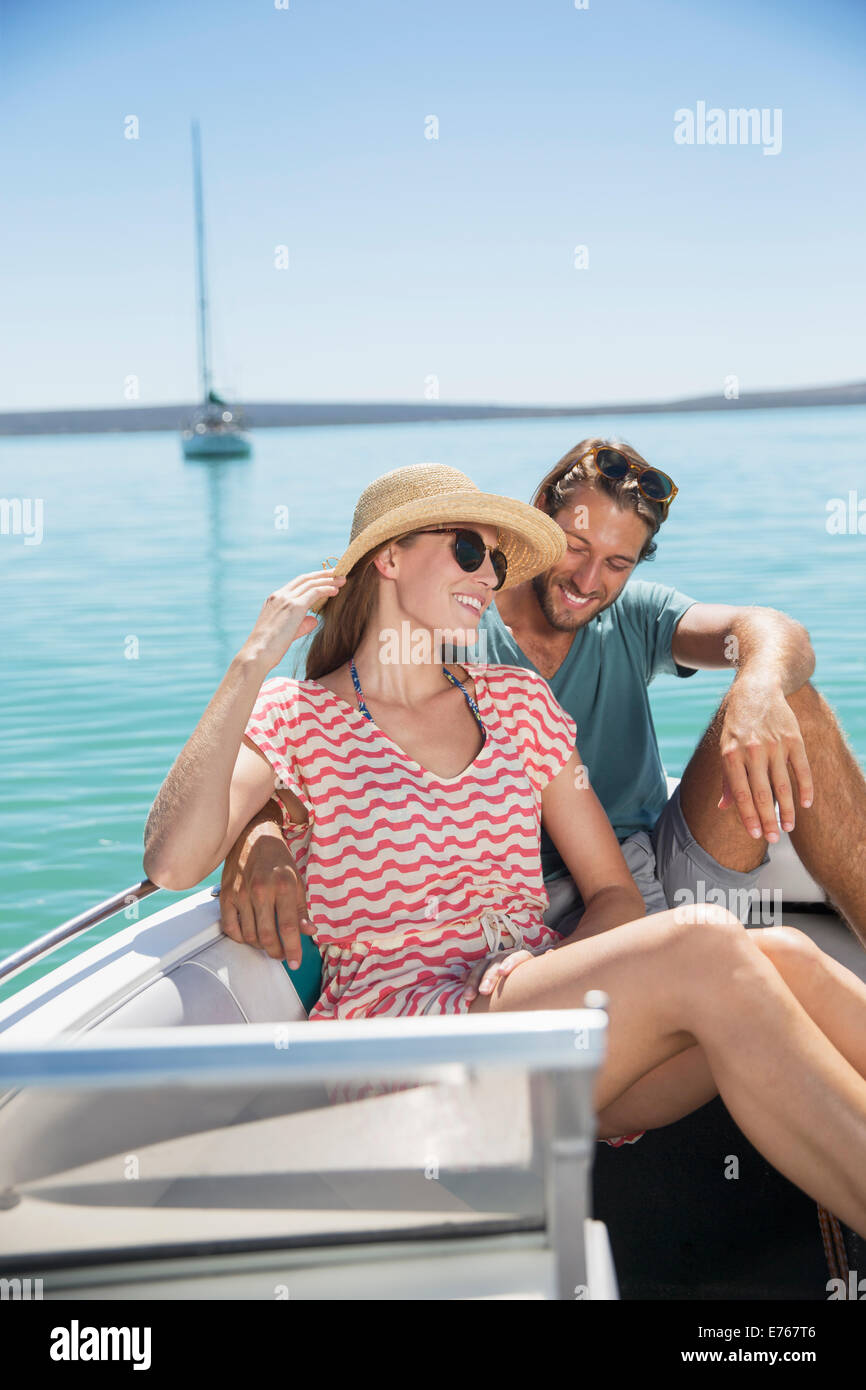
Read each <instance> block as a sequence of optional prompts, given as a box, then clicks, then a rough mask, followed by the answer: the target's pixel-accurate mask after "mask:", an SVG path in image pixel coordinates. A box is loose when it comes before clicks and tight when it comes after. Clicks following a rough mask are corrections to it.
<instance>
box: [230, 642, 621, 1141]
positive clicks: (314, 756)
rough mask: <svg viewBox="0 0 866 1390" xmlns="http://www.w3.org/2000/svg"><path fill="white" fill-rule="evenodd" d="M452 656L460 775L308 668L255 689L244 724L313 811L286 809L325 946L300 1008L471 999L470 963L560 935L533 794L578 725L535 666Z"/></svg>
mask: <svg viewBox="0 0 866 1390" xmlns="http://www.w3.org/2000/svg"><path fill="white" fill-rule="evenodd" d="M463 664H464V665H465V666H466V669H467V671H468V672H469V674H470V676H471V677H472V679H473V680H474V683H475V700H476V702H477V705H478V709H479V713H480V715H481V719H482V721H483V724H484V727H485V729H486V731H487V737H486V740H485V742H484V746H483V747H482V749H481V751H480V753H479V754H478V756H477V757H476V758H475V760H474V761H473V762H472V763H471V764H470V766H469V767H468V768H466V769H465V771H464V772H462V773H460V775H459V776H457V777H440V776H439V775H438V774H436V773H433V772H430V771H428V770H427V769H426V768H423V767H421V765H420V764H419V763H417V762H415V761H414V759H412V758H410V757H408V756H407V755H406V754H405V753H404V752H403V750H402V749H401V748H399V747H398V745H397V744H396V743H394V741H393V740H392V739H390V738H389V737H388V735H387V734H385V733H384V732H383V731H382V730H381V729H380V728H379V727H378V726H377V725H376V724H375V723H373V722H371V721H370V720H369V719H367V718H366V716H365V715H363V714H362V713H361V711H360V710H359V709H358V708H357V706H355V705H350V704H348V703H347V702H346V701H345V700H343V699H341V698H340V697H339V696H337V695H335V694H334V693H333V692H332V691H330V690H328V689H326V687H325V686H323V685H320V684H319V682H318V681H313V680H295V679H291V678H288V677H281V676H276V677H273V678H271V679H270V680H267V681H265V683H264V685H263V686H262V688H261V690H260V692H259V696H258V699H257V701H256V704H255V707H254V709H253V712H252V714H251V715H250V718H249V721H248V723H247V727H246V730H245V733H246V736H247V737H248V738H249V739H250V740H251V741H252V742H253V743H254V744H255V745H256V747H257V748H259V749H260V750H261V752H262V753H263V754H264V755H265V757H266V758H267V759H268V762H269V763H270V764H271V766H272V768H273V770H274V777H275V786H276V787H277V788H278V789H282V788H286V789H288V790H290V791H292V792H293V793H294V795H295V796H296V797H298V799H299V800H300V801H301V803H302V804H303V806H304V807H305V809H306V813H307V816H308V823H307V825H305V826H298V825H296V824H294V823H293V822H292V821H291V820H290V819H289V815H288V811H287V810H286V808H285V807H283V834H284V836H285V838H286V840H287V841H288V843H289V845H290V847H291V849H292V851H293V854H294V856H295V859H296V862H297V864H298V867H299V869H300V870H301V872H302V874H303V876H304V882H305V887H306V895H307V905H308V908H309V912H310V918H311V921H312V923H313V925H314V927H315V941H316V944H317V946H318V948H319V950H320V952H321V955H322V990H321V994H320V996H319V999H318V1000H317V1002H316V1003H315V1004H314V1005H313V1008H312V1009H311V1011H310V1015H309V1017H310V1020H311V1021H315V1020H316V1019H322V1018H374V1017H381V1016H383V1015H393V1014H400V1015H403V1014H446V1013H467V1012H468V1001H466V1000H465V999H464V998H463V989H464V986H465V982H466V976H467V974H468V972H469V970H470V969H471V967H472V966H473V965H474V964H475V962H476V961H478V960H480V959H482V957H484V956H486V955H488V954H489V953H490V952H491V951H493V950H496V949H498V947H499V946H500V944H501V945H502V946H504V947H506V948H508V947H511V946H520V945H524V946H526V947H527V948H528V949H530V950H532V949H536V948H542V947H546V946H554V945H556V944H557V943H558V942H559V941H561V940H562V938H561V936H560V935H559V934H558V933H557V932H555V931H554V930H553V929H552V928H550V927H548V926H546V925H545V923H544V921H543V914H544V912H545V910H546V908H547V907H548V903H549V899H548V896H547V890H546V888H545V886H544V879H543V877H542V872H541V858H540V854H539V832H540V826H541V793H542V791H543V790H544V788H545V787H546V786H547V784H548V782H550V781H551V780H552V779H553V778H554V777H555V776H556V775H557V773H559V772H560V771H561V770H562V768H563V767H564V766H565V764H566V763H567V762H568V759H569V758H570V756H571V754H572V752H573V751H574V745H575V739H576V735H577V726H576V724H575V722H574V720H573V719H572V718H571V716H570V715H569V714H567V713H566V711H565V710H564V709H562V707H561V706H560V705H559V703H558V702H557V700H556V699H555V697H554V696H553V694H552V692H551V690H550V687H549V685H548V684H547V681H545V680H544V679H543V677H542V676H540V675H538V674H537V673H536V672H534V671H530V670H528V669H527V668H526V667H523V666H497V665H480V664H477V665H475V664H473V665H470V664H469V663H466V662H464V663H463ZM280 804H281V805H282V802H281V803H280ZM636 1137H638V1136H632V1135H628V1136H622V1137H621V1138H620V1139H617V1140H613V1141H607V1142H609V1143H613V1144H614V1145H615V1146H619V1144H620V1143H622V1142H626V1141H631V1140H633V1139H634V1138H636Z"/></svg>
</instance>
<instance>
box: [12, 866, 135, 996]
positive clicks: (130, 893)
mask: <svg viewBox="0 0 866 1390" xmlns="http://www.w3.org/2000/svg"><path fill="white" fill-rule="evenodd" d="M159 891H160V885H159V884H158V883H152V882H151V880H150V879H149V878H143V879H142V880H141V882H140V883H136V884H133V885H132V886H131V887H130V888H124V889H123V890H122V891H121V892H120V893H115V894H114V896H113V897H111V898H106V899H105V900H104V901H103V902H101V903H97V905H96V907H92V908H90V910H89V911H88V912H79V914H78V916H77V917H70V919H69V921H68V922H62V923H61V924H60V926H59V927H54V928H53V930H52V931H50V932H46V933H45V935H44V936H40V937H38V938H37V940H36V941H31V943H30V945H29V946H22V947H21V949H20V951H13V952H12V954H11V955H10V956H6V957H5V959H4V960H3V961H0V982H3V981H5V980H10V979H11V978H12V976H13V975H17V974H18V972H19V971H20V970H24V969H26V968H27V966H28V965H32V964H33V962H34V961H35V960H38V958H39V957H40V956H47V955H49V954H50V953H51V952H52V951H54V950H56V949H57V947H58V946H62V945H63V943H64V941H69V940H70V939H71V938H72V937H73V936H77V935H78V933H79V932H83V931H87V929H88V928H89V927H95V926H96V925H97V923H98V922H104V921H105V919H106V917H113V916H114V914H115V913H116V912H121V911H122V910H123V908H125V907H128V906H129V904H130V903H132V902H140V901H141V899H142V898H146V897H148V896H149V895H150V894H151V893H158V892H159Z"/></svg>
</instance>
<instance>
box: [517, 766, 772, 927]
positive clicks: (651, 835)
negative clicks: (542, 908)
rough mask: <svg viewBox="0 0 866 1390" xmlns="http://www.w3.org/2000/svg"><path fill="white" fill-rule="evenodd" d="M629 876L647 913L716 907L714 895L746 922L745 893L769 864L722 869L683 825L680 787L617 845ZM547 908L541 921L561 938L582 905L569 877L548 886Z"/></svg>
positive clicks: (575, 920) (580, 912) (747, 903)
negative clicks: (648, 826)
mask: <svg viewBox="0 0 866 1390" xmlns="http://www.w3.org/2000/svg"><path fill="white" fill-rule="evenodd" d="M620 849H621V850H622V852H623V857H624V858H625V862H626V864H628V867H629V869H630V871H631V876H632V878H633V879H634V881H635V883H636V884H637V886H638V888H639V889H640V892H641V896H642V897H643V900H644V902H645V903H646V910H647V913H651V912H664V911H665V910H666V909H667V908H669V907H676V906H678V904H680V903H695V902H698V903H699V902H718V901H719V897H718V896H717V895H716V896H712V894H713V893H714V891H715V892H716V894H717V893H718V890H720V891H721V893H722V894H723V895H724V903H723V906H725V907H728V908H730V910H731V911H732V912H733V913H734V914H735V915H736V916H738V917H739V918H740V921H745V920H747V919H748V915H749V912H750V910H751V908H750V899H749V893H748V890H749V889H750V888H752V887H753V886H754V883H755V880H756V879H757V877H758V874H759V873H760V871H761V869H762V868H763V867H764V865H765V864H767V863H769V859H770V856H769V853H768V852H767V850H766V848H765V850H764V858H763V860H762V861H761V863H760V864H758V865H757V867H756V868H754V869H750V870H749V871H748V873H738V872H737V870H736V869H726V868H725V867H724V866H723V865H722V864H718V863H717V862H716V860H715V859H713V857H712V855H710V854H707V851H706V850H705V849H702V848H701V846H700V845H699V844H698V842H697V841H696V840H695V837H694V836H693V835H692V833H691V831H690V830H689V827H688V826H687V825H686V822H685V817H684V816H683V813H682V809H681V807H680V789H679V784H677V786H676V787H675V788H674V790H673V792H672V794H671V796H670V798H669V800H668V802H667V804H666V806H665V808H664V810H663V811H662V813H661V815H660V816H659V818H658V820H657V821H656V823H655V825H654V826H653V829H652V830H651V831H646V830H638V831H636V832H635V834H634V835H629V837H628V839H627V840H623V842H622V844H621V845H620ZM547 892H548V896H549V898H550V906H549V908H548V909H547V911H546V912H545V914H544V921H545V922H546V924H547V925H548V926H549V927H553V928H554V930H555V931H558V932H560V933H561V935H563V936H568V935H569V934H570V933H571V932H572V931H574V929H575V927H576V926H577V924H578V922H579V921H580V919H581V917H582V916H583V913H584V905H583V900H582V898H581V896H580V894H579V893H578V891H577V887H576V885H575V882H574V879H573V878H572V877H571V875H570V874H564V875H563V877H562V878H556V879H553V880H552V881H551V882H549V883H548V884H547Z"/></svg>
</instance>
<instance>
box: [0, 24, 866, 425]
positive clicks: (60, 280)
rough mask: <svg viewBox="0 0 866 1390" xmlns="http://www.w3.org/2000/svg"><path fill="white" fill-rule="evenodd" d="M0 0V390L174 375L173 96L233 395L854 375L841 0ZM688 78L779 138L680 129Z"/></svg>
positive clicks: (500, 394)
mask: <svg viewBox="0 0 866 1390" xmlns="http://www.w3.org/2000/svg"><path fill="white" fill-rule="evenodd" d="M0 10H2V16H3V19H2V36H0V46H2V47H0V67H2V73H0V76H2V82H0V122H2V135H0V198H2V216H0V223H2V225H0V248H2V264H3V272H4V279H5V285H4V288H3V290H2V306H0V312H2V322H3V331H2V344H0V409H7V410H14V409H34V408H51V407H60V406H101V405H118V404H123V403H124V398H123V382H124V378H125V377H126V376H127V375H129V374H135V375H136V376H137V377H138V378H139V382H140V392H141V397H140V398H141V401H142V403H153V404H160V403H168V402H177V401H187V400H191V399H193V398H194V397H195V395H196V392H197V369H196V345H195V316H194V282H193V274H194V270H193V267H194V260H193V213H192V189H191V155H190V135H189V121H190V117H191V116H192V115H197V116H198V117H199V118H200V120H201V124H202V139H203V149H204V172H205V200H206V208H207V216H208V236H209V260H210V279H211V293H212V298H213V301H214V347H215V356H216V364H215V366H216V378H217V384H218V385H220V386H222V387H223V388H224V389H226V390H228V391H231V392H234V393H235V394H236V395H237V396H239V397H241V398H243V399H246V400H407V401H421V400H423V398H424V382H425V378H426V377H427V376H428V375H431V374H435V375H436V376H437V377H438V378H439V389H440V395H441V399H442V400H447V401H499V402H533V401H534V402H575V403H595V402H616V401H628V400H659V399H664V398H668V397H673V396H679V395H688V394H692V393H703V392H715V391H719V392H720V393H721V392H722V389H723V383H724V378H725V377H726V376H727V375H728V374H735V375H736V376H738V378H739V381H740V389H741V390H742V391H748V390H754V389H758V388H762V387H768V386H797V385H809V384H822V383H831V382H837V381H850V380H855V379H862V378H864V377H866V360H864V334H863V322H864V278H866V276H864V230H863V229H864V225H866V216H864V212H866V208H864V202H866V191H864V190H866V181H864V176H863V175H864V169H863V151H864V148H866V109H864V107H866V103H864V98H863V90H864V82H863V72H864V56H866V5H864V4H863V3H862V0H821V2H820V3H813V0H725V3H723V4H713V3H709V0H589V8H588V9H585V10H577V9H575V7H574V0H436V3H435V4H434V3H430V0H365V2H364V3H359V0H290V7H289V9H288V10H278V9H276V8H275V6H274V3H273V0H183V3H182V4H178V3H177V0H170V2H169V0H142V3H139V4H118V3H117V0H98V2H94V0H75V2H74V3H70V0H41V3H39V4H36V5H34V4H32V3H31V0H0ZM699 101H704V102H705V103H706V104H707V106H708V107H713V106H718V107H721V108H722V109H724V110H727V109H729V108H731V107H740V106H744V107H757V108H768V109H770V110H772V109H775V108H781V110H782V113H783V115H782V149H781V152H780V153H779V154H778V155H775V156H773V155H765V154H764V153H763V150H762V148H761V146H760V145H731V144H728V145H717V146H709V145H706V144H704V145H697V144H695V145H691V146H685V145H677V144H676V143H675V142H674V139H673V131H674V112H675V111H676V110H677V109H679V108H691V109H695V108H696V106H697V103H698V102H699ZM128 115H135V116H137V117H138V119H139V121H140V139H138V140H137V141H130V140H127V139H125V138H124V119H125V117H127V116H128ZM429 115H435V116H437V117H438V120H439V139H438V141H434V140H427V139H425V138H424V129H425V117H427V116H429ZM278 244H286V245H288V247H289V255H290V267H289V269H288V270H287V271H280V270H277V269H275V268H274V264H273V260H274V248H275V246H277V245H278ZM579 244H582V245H586V246H587V247H588V248H589V267H588V268H587V269H585V270H575V268H574V265H573V252H574V247H575V246H576V245H579Z"/></svg>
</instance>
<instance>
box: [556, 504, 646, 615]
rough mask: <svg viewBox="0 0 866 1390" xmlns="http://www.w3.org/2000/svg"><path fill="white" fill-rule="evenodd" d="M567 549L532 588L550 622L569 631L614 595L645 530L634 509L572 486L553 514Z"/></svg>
mask: <svg viewBox="0 0 866 1390" xmlns="http://www.w3.org/2000/svg"><path fill="white" fill-rule="evenodd" d="M553 519H554V521H555V522H556V523H557V524H558V525H559V526H561V527H562V529H563V531H564V532H565V537H566V542H567V544H568V551H567V553H566V555H565V556H564V557H563V559H562V560H561V562H560V563H559V564H558V565H554V566H553V568H552V569H549V570H546V571H545V573H544V574H539V575H536V577H535V578H534V579H533V580H532V587H533V589H534V590H535V594H536V597H537V598H538V602H539V604H540V606H541V611H542V612H543V614H544V616H545V618H546V619H547V621H548V622H549V624H550V626H551V627H553V628H556V629H557V630H558V631H559V632H574V631H576V630H577V628H580V627H584V626H585V624H586V623H588V622H589V621H590V620H591V619H592V618H595V617H597V615H598V614H599V613H601V612H602V611H603V610H604V609H605V608H609V607H610V605H611V604H612V603H613V602H614V601H615V600H616V599H617V598H618V596H619V594H620V593H621V592H622V589H623V587H624V586H625V583H626V581H627V579H628V577H629V575H630V574H631V572H632V570H633V569H634V567H635V565H636V564H637V563H638V560H639V557H640V552H641V550H642V548H643V546H644V545H645V544H646V542H647V540H648V539H649V535H650V531H649V527H648V526H647V524H646V522H644V521H642V520H641V518H640V517H639V516H638V514H637V513H636V512H634V511H632V510H631V508H627V509H626V510H624V511H623V510H621V509H620V508H619V507H618V506H617V505H616V503H615V502H614V501H613V500H612V498H610V497H608V496H607V495H606V494H605V493H602V492H596V490H595V489H594V488H592V487H586V486H582V487H580V486H579V487H577V488H576V489H575V490H574V492H573V493H572V495H571V498H570V501H569V504H568V506H566V507H563V508H562V509H561V510H560V511H558V512H557V513H556V515H555V516H554V518H553Z"/></svg>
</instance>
